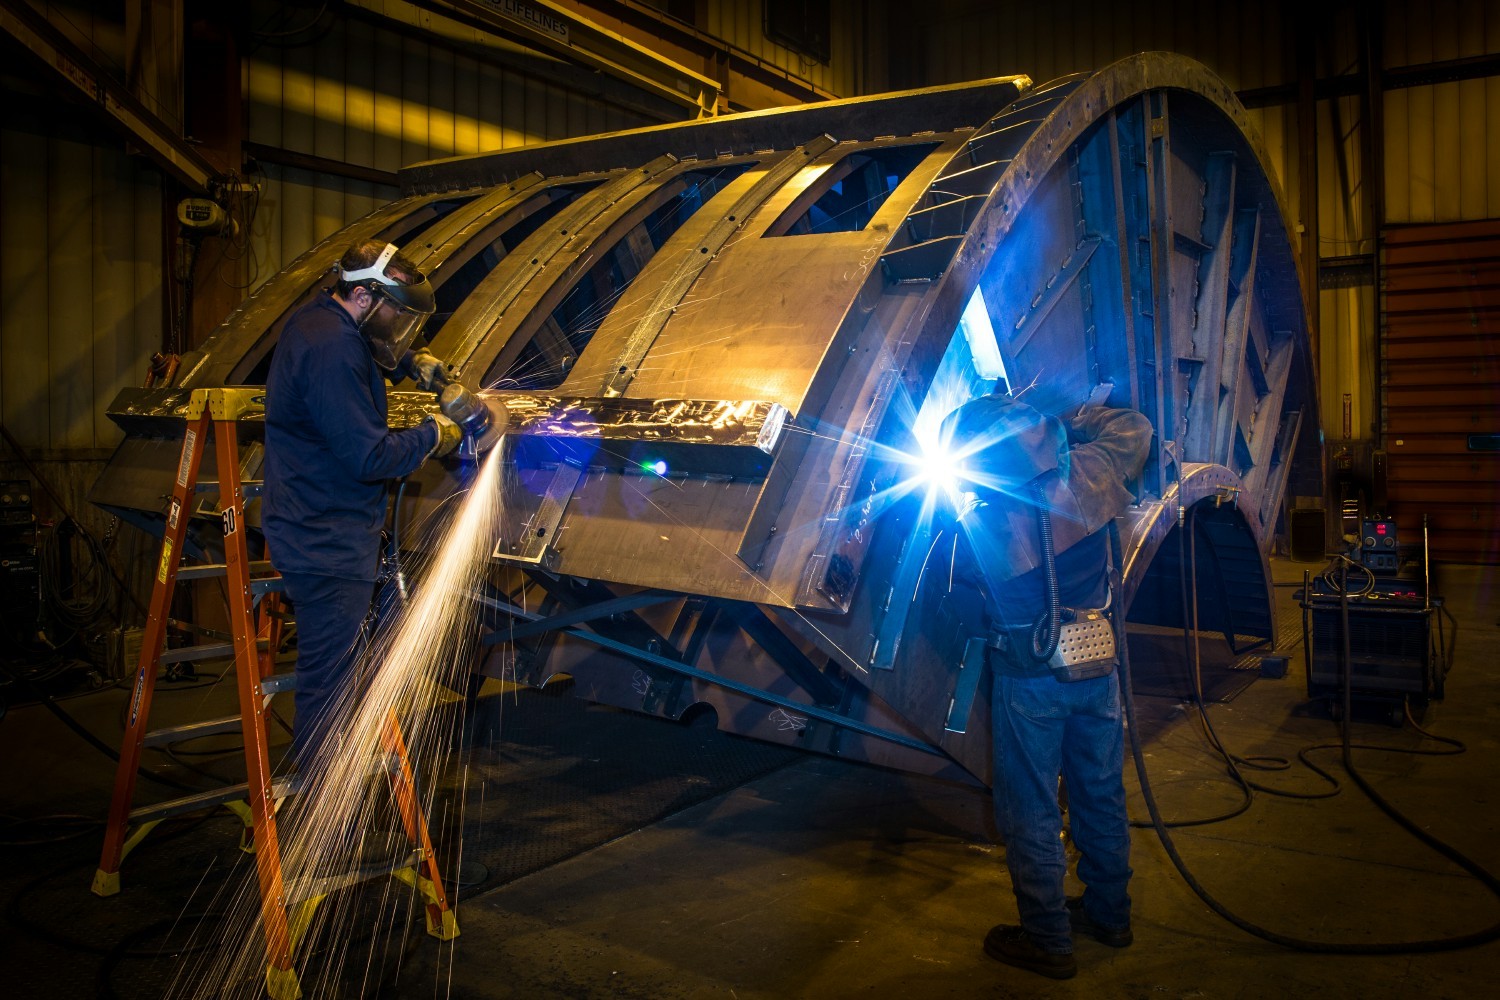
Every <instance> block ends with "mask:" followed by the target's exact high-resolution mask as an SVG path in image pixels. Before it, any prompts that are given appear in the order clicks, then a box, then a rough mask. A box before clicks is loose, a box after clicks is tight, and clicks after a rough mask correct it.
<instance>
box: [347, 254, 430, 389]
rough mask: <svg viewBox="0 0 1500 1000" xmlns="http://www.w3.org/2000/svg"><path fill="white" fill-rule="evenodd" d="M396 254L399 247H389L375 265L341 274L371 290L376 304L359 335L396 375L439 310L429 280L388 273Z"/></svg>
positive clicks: (353, 282)
mask: <svg viewBox="0 0 1500 1000" xmlns="http://www.w3.org/2000/svg"><path fill="white" fill-rule="evenodd" d="M395 254H396V245H395V244H394V243H387V244H386V247H385V250H384V251H383V252H382V253H381V254H380V256H379V257H378V258H376V260H375V263H374V264H372V265H370V266H369V267H366V268H362V269H360V270H357V271H344V272H342V273H341V274H340V277H341V278H342V280H343V281H345V282H347V283H349V284H359V285H363V286H365V287H366V288H368V289H369V290H370V294H371V296H372V297H373V298H374V300H375V305H374V306H373V307H372V308H371V310H370V312H369V314H368V315H366V316H365V318H364V319H363V320H362V321H361V322H360V331H361V332H362V333H363V334H364V335H365V339H366V340H367V341H369V344H370V353H371V354H373V355H374V356H375V362H376V364H378V365H380V367H382V368H384V369H385V370H386V371H395V369H396V367H397V366H398V365H399V364H400V363H401V358H402V357H403V356H404V355H405V354H406V350H407V348H409V347H410V346H411V345H412V342H413V341H415V340H416V338H417V334H418V333H420V332H421V330H422V327H423V325H424V324H426V322H427V318H428V317H429V316H431V315H432V314H433V313H434V312H435V311H436V310H437V299H436V297H435V296H434V295H433V291H432V284H431V283H430V282H428V280H427V279H426V277H424V276H422V275H420V274H419V275H417V277H416V279H415V280H405V279H403V278H402V277H401V276H400V275H397V274H392V273H390V272H389V270H387V265H388V264H389V263H390V260H391V258H392V257H393V256H395Z"/></svg>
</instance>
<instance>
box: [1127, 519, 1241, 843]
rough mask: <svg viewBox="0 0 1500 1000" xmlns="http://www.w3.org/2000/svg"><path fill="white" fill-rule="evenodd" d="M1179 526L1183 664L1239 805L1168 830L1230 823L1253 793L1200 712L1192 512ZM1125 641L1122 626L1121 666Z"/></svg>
mask: <svg viewBox="0 0 1500 1000" xmlns="http://www.w3.org/2000/svg"><path fill="white" fill-rule="evenodd" d="M1178 525H1179V526H1178V536H1177V578H1178V582H1179V584H1180V588H1179V589H1180V591H1181V600H1182V604H1181V609H1182V622H1183V628H1182V641H1183V657H1184V663H1185V664H1186V665H1187V666H1188V667H1189V670H1188V679H1189V680H1190V681H1191V682H1192V686H1193V698H1194V704H1195V706H1196V707H1197V709H1198V713H1199V716H1200V717H1201V718H1202V719H1203V721H1204V725H1205V729H1206V730H1207V732H1208V734H1209V736H1208V738H1209V743H1210V745H1211V746H1212V747H1213V748H1214V749H1215V750H1217V751H1218V753H1219V755H1220V756H1221V757H1223V759H1224V763H1225V765H1226V767H1227V768H1228V772H1229V776H1230V777H1231V778H1232V779H1233V780H1234V782H1235V784H1236V785H1238V786H1239V789H1240V803H1239V805H1238V806H1235V807H1233V808H1231V809H1230V810H1229V811H1227V812H1223V813H1218V814H1216V815H1212V816H1204V817H1199V818H1196V819H1174V820H1171V821H1169V822H1167V824H1166V825H1167V826H1168V827H1172V828H1177V827H1189V826H1208V825H1210V824H1213V823H1222V822H1224V821H1225V820H1230V819H1233V818H1234V817H1236V816H1239V815H1241V814H1242V813H1244V812H1245V811H1246V810H1248V809H1249V808H1250V806H1251V804H1252V803H1253V802H1254V800H1255V793H1254V792H1253V791H1252V790H1251V785H1250V782H1249V781H1247V780H1246V779H1245V777H1244V775H1242V774H1240V772H1239V769H1238V768H1237V767H1236V766H1235V762H1234V759H1233V758H1232V757H1231V756H1230V755H1229V754H1228V753H1226V752H1225V750H1224V747H1223V744H1222V743H1220V742H1219V739H1218V735H1217V734H1216V733H1214V732H1213V725H1212V723H1209V722H1208V717H1207V714H1206V713H1205V712H1204V711H1203V680H1202V675H1201V672H1200V664H1199V659H1198V655H1197V653H1198V650H1197V645H1196V643H1197V619H1198V604H1197V589H1196V583H1195V584H1194V587H1193V593H1192V598H1193V600H1192V603H1191V613H1190V611H1189V599H1188V597H1189V588H1188V567H1187V552H1188V545H1187V542H1186V541H1184V535H1185V534H1188V533H1190V532H1191V531H1193V530H1194V520H1193V515H1192V511H1191V510H1179V513H1178ZM1109 531H1110V561H1111V563H1112V565H1113V567H1114V569H1113V573H1114V574H1116V575H1117V576H1118V575H1119V574H1120V572H1121V565H1122V564H1121V558H1122V557H1121V555H1120V553H1119V547H1120V539H1119V528H1118V527H1117V526H1116V525H1115V523H1114V522H1113V521H1111V522H1110V524H1109ZM1196 558H1197V553H1196V552H1194V559H1195V560H1196ZM1194 569H1195V570H1196V565H1195V567H1194ZM1194 579H1195V580H1196V573H1195V574H1194ZM1117 589H1119V590H1120V592H1121V593H1124V590H1123V583H1120V584H1118V585H1117ZM1116 617H1117V618H1121V619H1123V617H1124V615H1123V613H1122V614H1121V615H1118V616H1116ZM1127 641H1128V637H1127V635H1126V632H1125V629H1124V626H1123V624H1121V627H1120V629H1119V635H1118V637H1117V640H1116V643H1115V645H1116V648H1117V649H1119V651H1120V658H1121V662H1122V663H1123V662H1124V658H1125V653H1126V650H1125V645H1126V642H1127ZM1131 724H1132V725H1134V722H1132V723H1131ZM1130 825H1131V826H1133V827H1138V828H1145V827H1148V826H1151V825H1152V824H1151V823H1149V822H1146V821H1143V820H1131V821H1130Z"/></svg>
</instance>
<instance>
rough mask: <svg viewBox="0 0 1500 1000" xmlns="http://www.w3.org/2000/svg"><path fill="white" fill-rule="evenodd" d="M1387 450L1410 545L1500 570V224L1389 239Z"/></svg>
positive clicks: (1416, 230) (1428, 229)
mask: <svg viewBox="0 0 1500 1000" xmlns="http://www.w3.org/2000/svg"><path fill="white" fill-rule="evenodd" d="M1382 257H1383V260H1384V275H1385V280H1384V283H1383V284H1384V288H1383V291H1384V295H1385V313H1384V321H1385V322H1384V325H1385V338H1384V355H1383V358H1382V360H1383V363H1384V366H1385V383H1386V407H1385V427H1384V430H1385V435H1386V436H1385V447H1386V451H1387V452H1388V454H1389V456H1390V460H1389V490H1390V499H1391V503H1392V506H1393V508H1394V510H1395V511H1396V514H1397V520H1398V522H1399V524H1400V529H1401V536H1402V538H1403V539H1404V540H1405V541H1408V542H1410V541H1415V540H1417V539H1419V538H1420V537H1421V536H1420V534H1419V532H1420V529H1421V516H1422V515H1424V514H1425V515H1428V516H1429V517H1430V519H1431V527H1432V540H1433V555H1434V556H1435V557H1436V558H1439V559H1452V560H1456V561H1459V562H1487V563H1496V562H1500V451H1497V450H1495V447H1496V442H1497V439H1500V341H1497V336H1496V335H1497V332H1500V220H1491V221H1488V222H1468V223H1458V224H1452V223H1450V224H1444V225H1427V226H1403V227H1398V228H1395V229H1391V230H1388V231H1387V232H1386V233H1385V234H1384V236H1383V238H1382Z"/></svg>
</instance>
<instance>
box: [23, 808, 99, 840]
mask: <svg viewBox="0 0 1500 1000" xmlns="http://www.w3.org/2000/svg"><path fill="white" fill-rule="evenodd" d="M103 825H104V820H102V819H99V818H98V817H97V816H83V815H80V814H79V813H52V814H50V815H47V816H24V817H23V816H4V817H0V847H41V846H45V845H47V844H60V843H62V842H63V841H66V840H75V839H77V838H78V837H82V836H83V835H84V834H86V833H92V832H93V831H95V830H97V829H99V827H101V826H103ZM33 826H35V827H43V828H46V827H48V826H57V827H62V828H64V829H68V830H70V831H71V832H67V833H58V834H54V835H52V836H46V837H44V836H36V835H33V836H30V837H26V838H25V839H17V837H16V833H17V832H19V831H22V830H25V829H26V828H27V827H33Z"/></svg>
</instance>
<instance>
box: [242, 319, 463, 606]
mask: <svg viewBox="0 0 1500 1000" xmlns="http://www.w3.org/2000/svg"><path fill="white" fill-rule="evenodd" d="M436 438H437V435H436V430H435V428H434V427H429V426H427V425H423V426H421V427H414V428H411V429H409V430H401V431H393V430H391V429H390V427H389V426H387V424H386V400H385V374H384V372H382V371H381V369H380V366H379V365H377V364H376V363H375V359H374V358H373V357H371V356H370V348H369V347H368V345H366V343H365V338H364V335H363V334H361V333H360V331H359V327H358V325H356V324H355V322H354V319H353V318H352V317H351V316H350V315H349V314H348V313H347V312H346V311H345V310H344V308H343V306H341V305H339V303H338V302H336V301H334V299H333V296H332V295H330V294H328V293H326V292H325V293H321V294H319V295H318V297H317V298H315V299H314V300H313V301H312V302H309V303H308V304H307V305H305V306H303V307H302V308H301V309H299V310H297V311H296V312H295V313H293V314H292V317H291V318H290V319H288V320H287V322H286V326H285V328H284V329H283V330H282V333H281V339H280V340H279V341H278V342H277V344H276V355H275V357H274V358H272V360H271V373H270V375H269V376H268V377H267V379H266V466H265V470H266V471H265V479H266V492H265V502H264V504H263V505H262V509H261V524H262V526H263V527H264V529H265V533H266V540H267V541H268V542H269V544H270V549H271V561H272V562H273V563H275V565H276V568H277V569H279V570H281V571H282V572H283V573H315V574H318V575H320V576H338V577H344V578H347V579H351V580H365V581H372V582H373V581H374V580H375V577H376V573H377V570H378V568H379V562H380V529H381V528H382V527H383V526H384V524H385V508H386V480H388V479H393V478H397V477H400V476H404V475H406V474H407V473H409V472H412V471H413V470H415V469H416V468H417V466H419V465H421V464H422V460H423V459H424V458H426V457H427V453H428V452H429V451H430V450H431V449H432V447H433V445H434V444H436Z"/></svg>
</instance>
